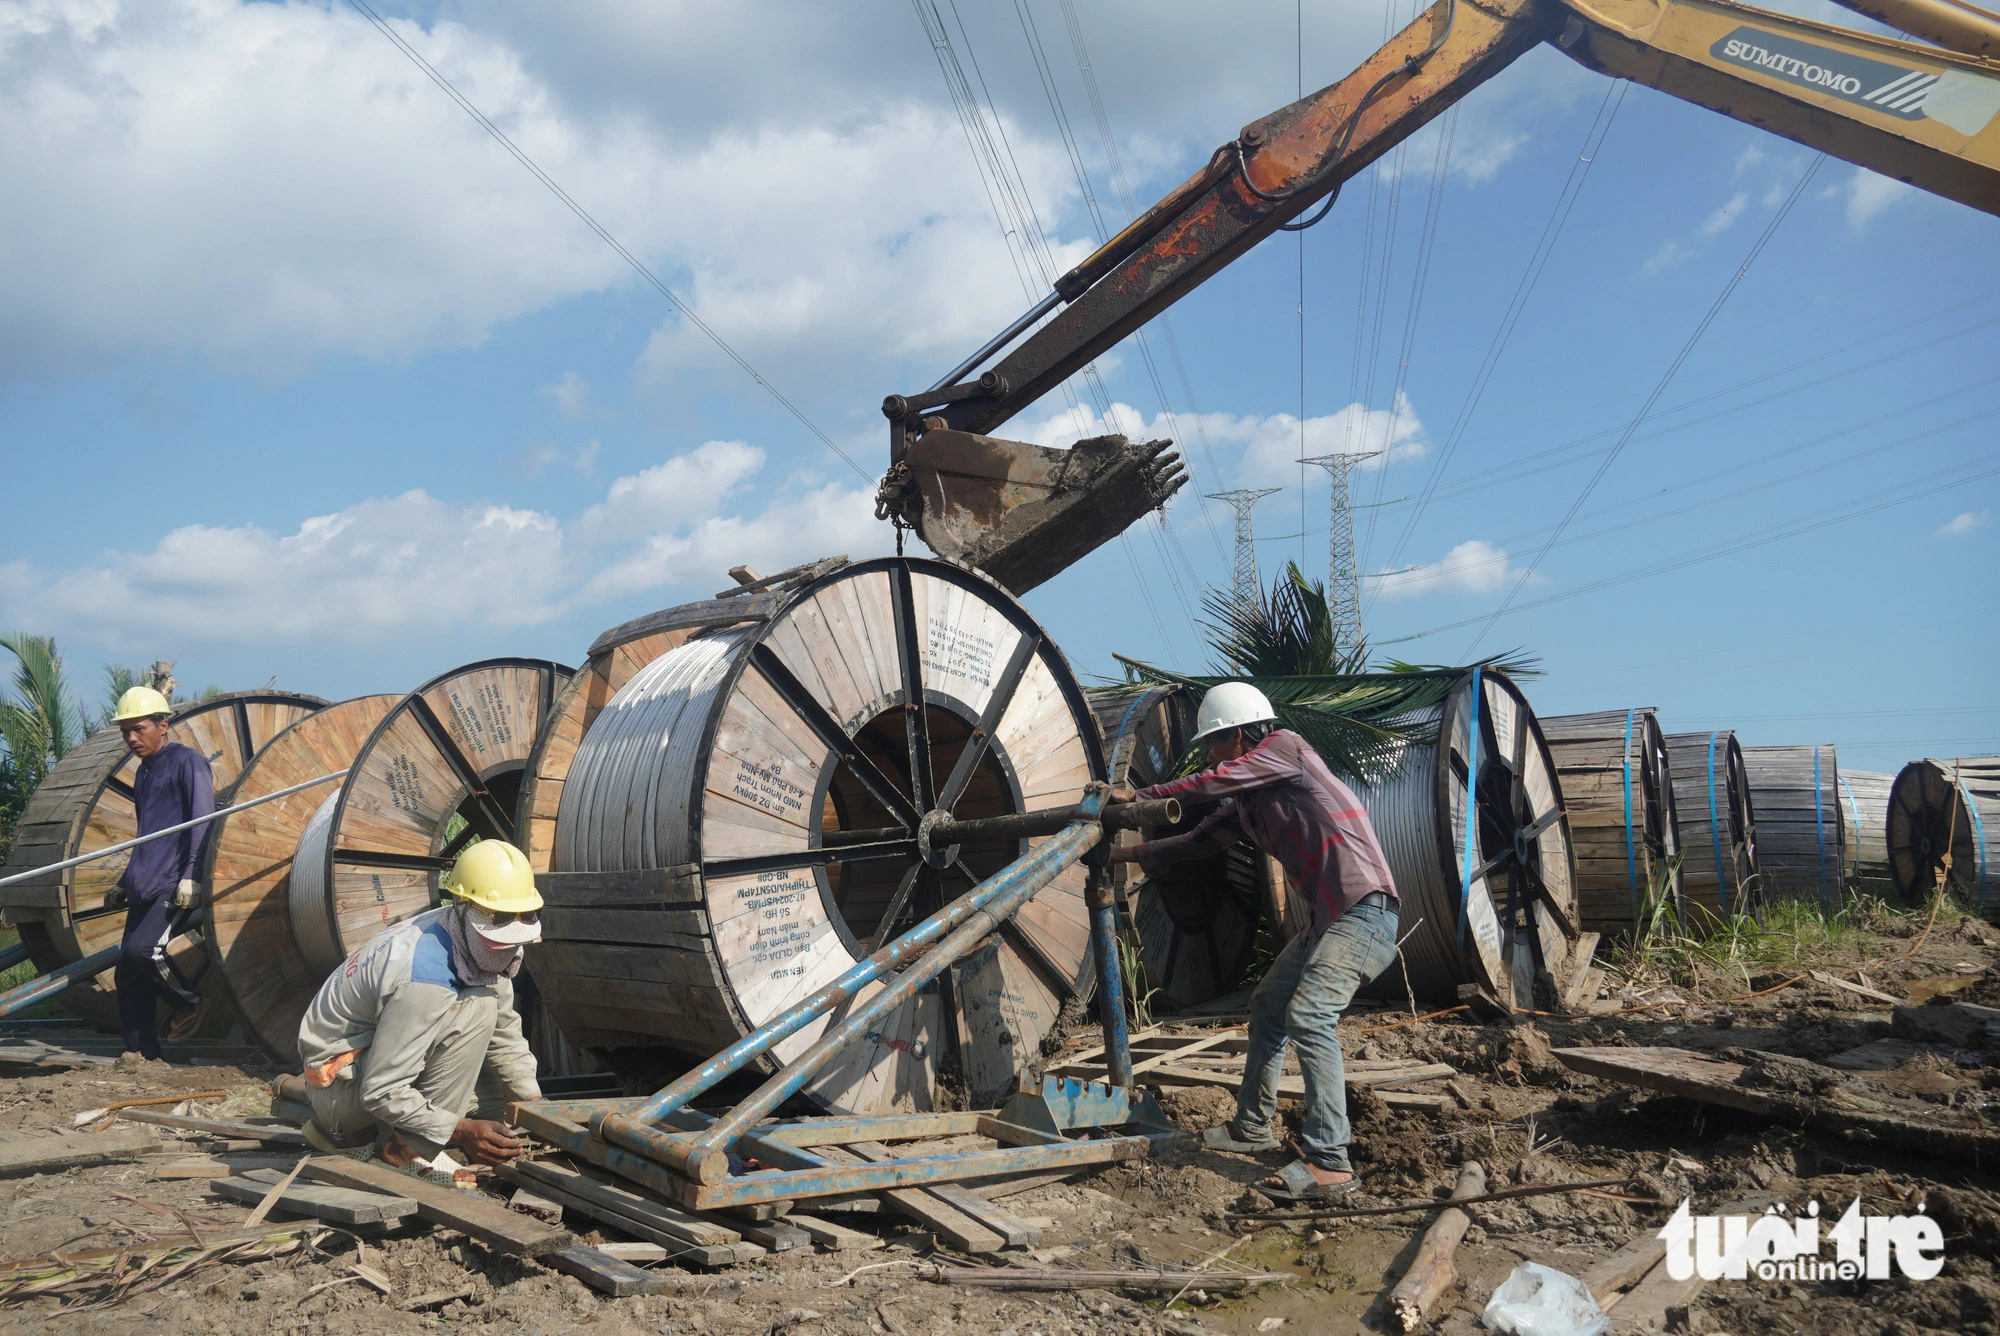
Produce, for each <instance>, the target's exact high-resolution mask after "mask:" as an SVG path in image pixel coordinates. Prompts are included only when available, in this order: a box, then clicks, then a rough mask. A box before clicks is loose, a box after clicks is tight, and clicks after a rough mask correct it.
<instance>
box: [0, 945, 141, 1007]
mask: <svg viewBox="0 0 2000 1336" xmlns="http://www.w3.org/2000/svg"><path fill="white" fill-rule="evenodd" d="M118 951H119V948H118V947H116V946H107V947H105V948H104V949H103V950H102V951H99V952H97V953H96V954H95V955H89V956H85V957H84V958H83V959H82V960H79V961H75V962H74V963H72V964H68V965H65V966H63V967H62V968H61V969H59V970H56V971H55V972H54V973H51V974H44V975H43V976H42V977H41V978H39V979H32V980H30V981H29V982H27V983H24V984H22V985H21V986H20V987H19V988H10V989H8V990H7V991H6V992H4V993H0V1016H11V1015H13V1014H14V1013H15V1012H17V1011H20V1010H22V1009H23V1008H25V1007H32V1006H34V1005H35V1003H37V1002H40V1001H42V1000H44V999H46V998H51V997H54V996H55V995H56V994H57V993H60V992H62V991H63V990H64V989H65V988H67V987H69V986H70V985H71V984H73V983H75V982H77V980H79V979H94V978H96V977H97V976H98V975H99V974H102V973H103V972H104V971H105V970H108V969H110V968H111V967H112V966H113V965H115V964H117V963H118Z"/></svg>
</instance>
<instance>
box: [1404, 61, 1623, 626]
mask: <svg viewBox="0 0 2000 1336" xmlns="http://www.w3.org/2000/svg"><path fill="white" fill-rule="evenodd" d="M1629 87H1630V84H1629V83H1627V81H1625V80H1623V79H1620V80H1617V81H1615V82H1614V83H1613V84H1612V86H1611V87H1610V88H1607V89H1605V90H1604V100H1603V101H1602V102H1601V103H1599V104H1598V108H1597V114H1596V115H1595V116H1594V117H1593V118H1592V119H1591V122H1590V127H1589V129H1587V130H1585V131H1584V135H1583V146H1582V147H1581V148H1580V149H1579V150H1578V151H1577V156H1576V161H1575V162H1572V163H1571V164H1570V169H1569V175H1568V176H1567V177H1565V178H1564V179H1563V184H1562V188H1561V189H1560V190H1558V191H1557V192H1556V201H1555V205H1554V206H1553V207H1552V208H1551V209H1550V210H1549V217H1548V221H1547V222H1545V223H1543V224H1542V233H1541V235H1540V236H1539V237H1537V238H1536V240H1535V246H1534V249H1533V250H1531V251H1530V252H1529V253H1528V262H1527V265H1526V267H1525V268H1524V269H1523V270H1522V271H1521V278H1520V281H1519V282H1517V283H1516V284H1515V286H1514V295H1513V296H1512V297H1510V298H1509V299H1508V302H1507V307H1506V309H1505V310H1504V311H1502V312H1501V315H1500V324H1499V326H1498V327H1497V328H1496V329H1495V330H1494V331H1493V338H1492V341H1491V342H1490V343H1488V344H1487V348H1486V354H1485V356H1483V357H1482V358H1481V359H1480V362H1479V369H1478V370H1477V371H1475V372H1474V373H1473V377H1472V385H1471V387H1470V388H1469V389H1468V390H1467V391H1466V396H1465V400H1464V402H1463V403H1461V404H1460V405H1459V409H1458V416H1457V417H1456V418H1454V419H1453V421H1452V425H1451V429H1450V431H1448V432H1447V433H1446V434H1445V441H1444V446H1443V448H1442V449H1441V450H1439V452H1438V457H1437V459H1436V460H1435V461H1434V462H1433V463H1432V464H1431V470H1430V473H1429V474H1428V475H1427V476H1426V477H1425V479H1424V486H1423V489H1422V491H1420V492H1419V493H1418V499H1417V504H1416V507H1415V508H1414V509H1413V510H1412V511H1411V512H1410V514H1409V517H1408V518H1407V519H1405V520H1404V522H1403V529H1402V532H1401V533H1400V534H1399V535H1398V536H1397V538H1396V545H1395V547H1394V548H1393V549H1391V551H1390V553H1389V561H1388V564H1389V565H1391V566H1393V565H1395V564H1396V563H1397V562H1398V561H1400V560H1402V557H1403V551H1404V549H1405V548H1406V547H1408V546H1409V542H1410V538H1411V536H1412V535H1413V534H1414V533H1415V531H1416V526H1417V522H1418V521H1419V520H1420V519H1422V518H1423V513H1424V509H1425V507H1427V506H1428V505H1429V504H1430V497H1431V494H1432V493H1433V492H1435V491H1436V490H1437V486H1438V483H1439V482H1440V481H1441V480H1442V478H1443V477H1444V471H1445V468H1446V467H1447V466H1448V465H1449V464H1450V463H1451V458H1452V455H1453V454H1455V453H1456V452H1457V450H1458V446H1459V442H1460V441H1461V440H1463V439H1464V437H1465V431H1466V428H1467V427H1468V426H1470V424H1471V422H1472V417H1473V414H1474V413H1475V412H1477V411H1478V408H1479V401H1480V399H1481V398H1482V397H1484V395H1485V393H1486V387H1487V386H1488V385H1489V384H1491V383H1492V380H1493V373H1494V372H1495V371H1496V370H1498V369H1499V365H1500V356H1501V354H1502V353H1504V352H1505V351H1506V349H1507V344H1508V342H1509V340H1511V339H1512V338H1513V336H1514V329H1515V327H1516V326H1517V325H1519V324H1520V322H1521V314H1522V312H1523V311H1525V310H1526V309H1527V305H1528V299H1529V298H1530V297H1532V296H1533V295H1534V292H1535V287H1536V285H1537V284H1539V283H1540V282H1541V277H1542V271H1543V270H1544V269H1546V268H1547V267H1548V263H1549V257H1550V256H1551V255H1553V254H1555V248H1556V243H1557V242H1558V241H1560V240H1561V239H1562V234H1563V229H1564V228H1565V227H1566V226H1568V224H1569V216H1570V213H1571V212H1572V211H1573V210H1574V209H1575V208H1576V201H1577V200H1578V198H1580V197H1581V196H1582V194H1583V187H1584V184H1585V183H1586V182H1587V181H1588V180H1589V179H1590V169H1591V167H1592V165H1593V164H1595V162H1596V161H1597V158H1598V155H1599V154H1600V153H1602V152H1603V149H1604V142H1605V140H1606V139H1608V138H1609V137H1610V135H1611V127H1612V125H1613V124H1614V123H1615V122H1616V121H1617V119H1618V111H1619V108H1621V107H1623V106H1624V105H1625V91H1626V89H1627V88H1629ZM1614 94H1615V100H1614ZM1375 596H1376V595H1375V592H1374V591H1371V592H1370V594H1369V600H1370V602H1373V600H1374V598H1375Z"/></svg>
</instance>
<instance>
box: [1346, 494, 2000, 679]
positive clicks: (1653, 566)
mask: <svg viewBox="0 0 2000 1336" xmlns="http://www.w3.org/2000/svg"><path fill="white" fill-rule="evenodd" d="M1993 458H1994V456H1991V455H1988V456H1983V457H1981V458H1980V459H1976V460H1973V461H1971V462H1970V463H1968V464H1960V465H1955V466H1953V467H1952V468H1949V469H1941V470H1939V471H1938V472H1936V473H1930V474H1926V475H1925V476H1924V477H1922V478H1918V479H1913V480H1912V481H1911V482H1909V483H1905V484H1903V486H1904V487H1911V486H1915V485H1916V484H1918V483H1927V482H1934V481H1935V480H1937V479H1940V478H1945V475H1947V474H1952V473H1958V472H1960V471H1961V470H1963V469H1966V468H1970V467H1974V466H1975V465H1978V464H1983V463H1987V462H1989V461H1991V460H1992V459H1993ZM1996 474H2000V468H1990V469H1987V470H1986V471H1985V472H1984V473H1974V474H1970V475H1967V476H1963V477H1952V478H1946V479H1945V481H1942V482H1937V483H1936V485H1935V486H1931V487H1926V488H1924V489H1923V490H1921V491H1916V492H1911V493H1910V494H1909V495H1907V496H1898V497H1890V498H1887V499H1884V500H1880V501H1877V502H1876V503H1875V504H1873V505H1867V506H1862V505H1861V501H1862V500H1865V499H1866V498H1862V499H1859V500H1855V501H1851V502H1848V503H1846V504H1847V505H1848V506H1849V507H1854V506H1860V507H1861V508H1860V509H1849V510H1848V512H1847V513H1846V514H1840V515H1833V514H1829V513H1828V511H1829V510H1831V509H1837V507H1829V508H1827V509H1824V510H1820V511H1813V512H1809V513H1808V514H1806V515H1805V516H1802V517H1799V518H1797V519H1793V520H1788V521H1785V522H1783V523H1780V524H1776V525H1772V526H1770V527H1768V528H1765V529H1759V530H1754V531H1753V532H1751V533H1750V534H1746V535H1738V536H1735V537H1733V538H1731V539H1725V540H1723V541H1722V542H1720V543H1714V544H1710V545H1709V546H1707V547H1703V548H1695V549H1692V550H1690V551H1688V552H1684V553H1681V554H1680V555H1678V556H1674V557H1669V558H1667V559H1666V560H1664V561H1659V562H1653V563H1650V564H1648V565H1644V566H1637V567H1633V568H1632V569H1630V570H1627V571H1624V572H1622V573H1620V574H1618V575H1611V576H1606V577H1605V578H1604V579H1601V580H1594V581H1592V582H1591V583H1589V584H1587V585H1580V586H1578V587H1577V588H1575V589H1568V590H1565V591H1563V592H1562V593H1560V594H1550V595H1549V596H1548V597H1546V598H1539V599H1535V600H1533V601H1532V602H1528V603H1517V604H1515V605H1514V606H1513V607H1512V608H1510V609H1508V611H1509V612H1526V611H1528V610H1529V609H1531V608H1541V607H1547V606H1548V605H1549V604H1551V603H1561V602H1564V601H1565V600H1568V599H1572V598H1578V597H1581V596H1583V595H1585V594H1594V593H1599V592H1602V591H1603V590H1606V589H1613V588H1616V587H1617V586H1619V585H1625V584H1631V583H1632V582H1633V581H1635V580H1644V579H1649V578H1651V577H1652V576H1655V575H1665V574H1667V573H1669V572H1671V571H1677V570H1681V569H1684V568H1686V567H1688V566H1695V565H1699V564H1701V563H1702V562H1705V561H1714V560H1716V559H1717V558H1719V557H1728V556H1734V555H1736V554H1737V553H1739V552H1747V551H1749V550H1750V549H1752V548H1757V547H1765V546H1767V545H1769V544H1771V543H1777V542H1782V541H1784V540H1785V539H1787V538H1797V537H1800V536H1802V535H1804V534H1808V533H1811V532H1813V531H1815V530H1817V529H1824V528H1826V527H1827V526H1828V525H1832V524H1840V523H1844V522H1845V521H1847V520H1851V519H1859V518H1861V517H1862V516H1864V515H1873V514H1875V513H1876V512H1877V511H1882V510H1887V509H1889V508H1890V507H1892V506H1900V505H1905V504H1907V503H1909V502H1911V501H1918V500H1921V499H1923V498H1924V497H1927V496H1935V495H1937V494H1938V493H1939V492H1947V491H1950V490H1952V489H1953V488H1955V487H1963V486H1965V485H1966V484H1967V483H1972V482H1979V481H1980V480H1982V479H1985V478H1990V477H1993V476H1994V475H1996ZM1488 620H1490V618H1489V617H1488V615H1487V614H1484V613H1482V614H1480V615H1479V616H1476V617H1463V618H1460V619H1459V620H1458V621H1455V622H1446V623H1444V624H1443V625H1441V626H1433V627H1431V628H1429V629H1428V630H1424V631H1418V632H1416V633H1414V634H1412V635H1407V636H1399V637H1397V638H1396V639H1395V640H1392V641H1384V642H1381V643H1384V644H1400V643H1402V642H1403V641H1407V640H1423V639H1425V638H1427V637H1429V636H1434V635H1438V634H1440V633H1441V632H1444V631H1455V630H1457V629H1458V628H1459V627H1462V626H1471V625H1473V624H1474V623H1476V622H1483V621H1488Z"/></svg>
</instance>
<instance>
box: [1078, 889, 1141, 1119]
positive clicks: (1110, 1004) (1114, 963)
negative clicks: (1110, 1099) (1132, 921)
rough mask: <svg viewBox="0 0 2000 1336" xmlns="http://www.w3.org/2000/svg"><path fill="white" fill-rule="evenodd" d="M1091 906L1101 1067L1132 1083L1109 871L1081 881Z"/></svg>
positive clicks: (1119, 1083)
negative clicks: (1102, 1065)
mask: <svg viewBox="0 0 2000 1336" xmlns="http://www.w3.org/2000/svg"><path fill="white" fill-rule="evenodd" d="M1083 895H1084V903H1085V904H1086V905H1087V906H1088V907H1089V909H1090V945H1091V949H1092V951H1093V952H1094V953H1095V954H1096V956H1097V1020H1098V1024H1099V1026H1100V1027H1102V1029H1103V1031H1104V1070H1105V1075H1106V1076H1107V1077H1108V1078H1109V1081H1110V1084H1111V1085H1113V1086H1115V1087H1117V1088H1119V1089H1121V1090H1129V1089H1131V1087H1132V1048H1131V1032H1130V1030H1129V1029H1128V1028H1127V1026H1126V1023H1125V978H1124V972H1123V971H1122V970H1121V969H1120V968H1119V966H1118V910H1117V905H1116V902H1115V901H1114V899H1113V898H1112V892H1111V874H1110V873H1109V872H1107V871H1106V870H1105V869H1103V868H1098V867H1093V868H1091V869H1090V880H1089V881H1088V882H1087V883H1085V885H1084V892H1083Z"/></svg>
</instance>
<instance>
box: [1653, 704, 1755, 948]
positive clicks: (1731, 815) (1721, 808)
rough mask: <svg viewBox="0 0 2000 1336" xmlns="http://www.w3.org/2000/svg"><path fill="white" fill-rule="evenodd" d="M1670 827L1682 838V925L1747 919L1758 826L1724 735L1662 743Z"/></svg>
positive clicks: (1735, 752)
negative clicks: (1670, 787)
mask: <svg viewBox="0 0 2000 1336" xmlns="http://www.w3.org/2000/svg"><path fill="white" fill-rule="evenodd" d="M1667 764H1668V766H1669V768H1670V769H1671V771H1672V774H1673V781H1674V819H1675V821H1676V822H1677V823H1678V824H1679V826H1680V833H1681V897H1682V900H1683V902H1684V903H1685V904H1686V905H1687V906H1689V908H1688V913H1687V918H1686V920H1685V921H1686V922H1687V923H1688V924H1689V925H1690V926H1694V927H1700V926H1702V925H1703V924H1704V922H1705V921H1706V919H1707V918H1710V917H1712V918H1714V919H1716V920H1717V921H1722V920H1726V919H1728V918H1730V917H1731V916H1732V915H1735V914H1742V913H1745V912H1746V911H1747V908H1748V901H1749V898H1750V892H1751V891H1752V890H1753V889H1754V888H1755V886H1756V875H1757V822H1756V819H1755V817H1754V814H1753V813H1752V811H1751V807H1750V779H1749V775H1748V774H1747V772H1746V771H1745V770H1744V768H1743V748H1742V746H1741V744H1739V743H1738V742H1737V741H1736V734H1735V733H1734V732H1733V731H1732V730H1730V729H1726V728H1720V729H1713V730H1711V731H1709V732H1706V733H1670V734H1668V735H1667Z"/></svg>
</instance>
